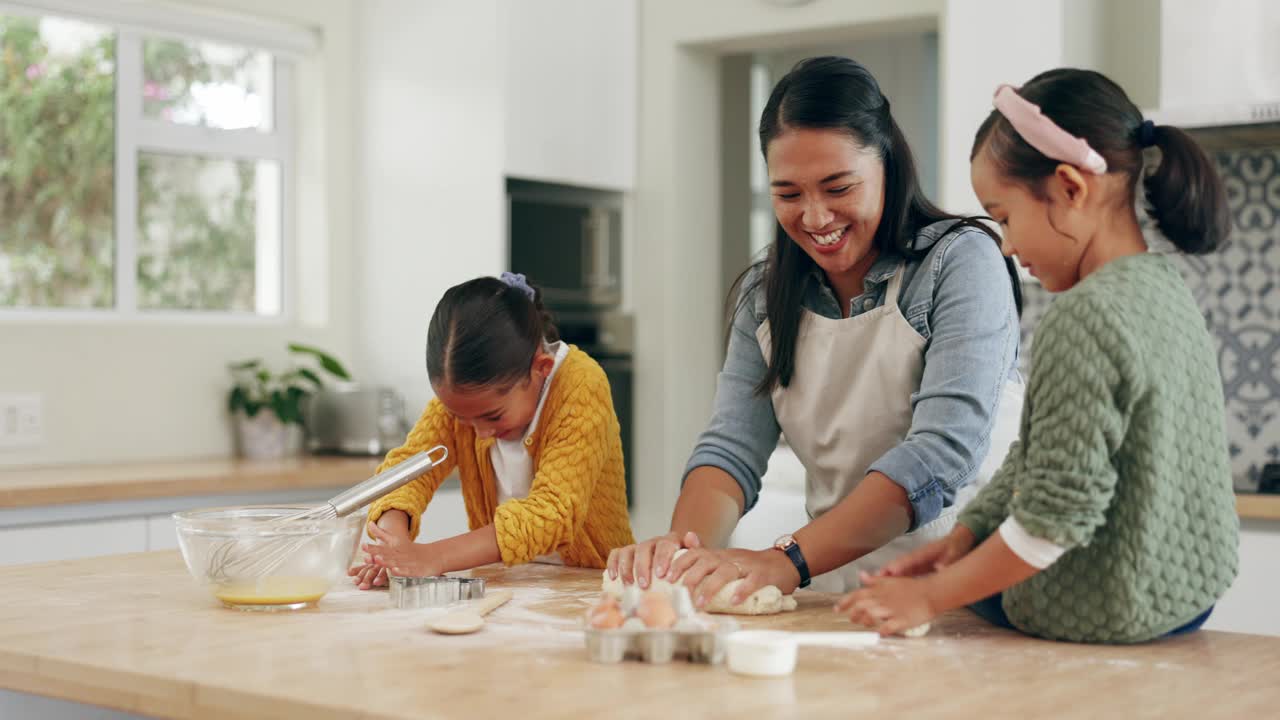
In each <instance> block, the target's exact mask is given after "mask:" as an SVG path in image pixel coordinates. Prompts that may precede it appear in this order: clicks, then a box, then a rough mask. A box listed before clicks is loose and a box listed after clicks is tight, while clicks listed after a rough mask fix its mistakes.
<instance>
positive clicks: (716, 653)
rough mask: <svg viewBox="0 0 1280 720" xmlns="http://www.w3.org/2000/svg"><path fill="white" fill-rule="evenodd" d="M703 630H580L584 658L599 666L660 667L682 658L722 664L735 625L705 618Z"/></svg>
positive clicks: (731, 621) (729, 621)
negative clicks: (636, 663) (640, 664)
mask: <svg viewBox="0 0 1280 720" xmlns="http://www.w3.org/2000/svg"><path fill="white" fill-rule="evenodd" d="M700 624H702V625H703V629H700V630H685V629H676V628H670V629H657V628H643V629H640V628H608V629H601V628H593V627H590V626H587V627H586V628H584V629H583V635H584V636H585V639H586V645H587V656H588V657H589V658H590V659H591V660H592V661H593V662H598V663H618V662H622V661H623V660H639V661H641V662H646V663H650V664H653V665H659V664H662V663H668V662H671V661H672V660H673V659H675V658H683V659H686V660H688V661H689V662H694V663H702V664H706V665H718V664H720V663H722V662H724V658H725V650H726V647H727V645H728V638H729V634H730V633H732V632H735V631H736V630H738V623H736V622H734V621H733V620H730V619H728V618H710V617H707V618H705V619H703V620H701V621H700Z"/></svg>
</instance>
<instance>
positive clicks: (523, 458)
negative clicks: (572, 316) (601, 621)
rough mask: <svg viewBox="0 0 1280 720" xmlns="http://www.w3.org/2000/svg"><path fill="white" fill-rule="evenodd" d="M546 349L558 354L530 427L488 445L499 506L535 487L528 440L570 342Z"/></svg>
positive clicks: (553, 557)
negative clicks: (527, 445) (512, 436)
mask: <svg viewBox="0 0 1280 720" xmlns="http://www.w3.org/2000/svg"><path fill="white" fill-rule="evenodd" d="M547 351H548V352H550V353H553V354H554V355H555V359H556V361H555V365H553V366H552V367H551V374H550V375H547V380H546V382H544V383H543V384H542V395H541V396H540V397H539V398H538V408H537V409H536V410H534V412H533V420H532V421H530V422H529V427H528V428H526V429H525V431H524V435H523V436H521V437H520V439H519V440H502V439H501V438H499V439H498V441H497V442H495V443H494V444H493V447H491V448H489V460H490V461H491V462H492V463H493V474H494V477H495V478H496V479H497V484H498V487H497V490H498V504H499V505H501V504H502V503H504V502H506V501H508V500H512V499H521V498H526V497H529V489H530V488H531V487H532V486H533V458H532V457H530V456H529V450H528V449H527V448H526V447H525V441H527V440H528V439H529V437H530V436H532V435H533V431H534V430H536V429H537V428H538V420H539V419H540V418H541V417H542V406H543V405H544V404H546V402H547V391H548V390H550V389H551V380H552V379H553V378H554V377H555V376H556V371H558V370H559V369H560V366H561V365H562V364H563V363H564V359H565V357H567V356H568V355H569V344H568V343H564V342H557V343H553V344H551V345H549V346H548V347H547ZM534 561H535V562H550V563H555V564H557V565H562V564H564V563H563V561H562V560H561V559H560V553H552V554H550V555H542V556H539V557H537V558H534Z"/></svg>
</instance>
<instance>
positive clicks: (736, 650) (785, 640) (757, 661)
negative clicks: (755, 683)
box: [726, 630, 799, 677]
mask: <svg viewBox="0 0 1280 720" xmlns="http://www.w3.org/2000/svg"><path fill="white" fill-rule="evenodd" d="M727 647H728V654H727V656H726V659H727V662H728V665H729V671H730V672H733V673H737V674H739V675H753V676H756V677H776V676H779V675H790V674H791V673H793V672H795V669H796V650H797V648H798V647H799V644H798V643H797V642H796V640H795V638H794V637H792V635H791V633H787V632H782V631H778V630H745V631H742V632H736V633H733V634H732V635H730V636H729V639H728V642H727Z"/></svg>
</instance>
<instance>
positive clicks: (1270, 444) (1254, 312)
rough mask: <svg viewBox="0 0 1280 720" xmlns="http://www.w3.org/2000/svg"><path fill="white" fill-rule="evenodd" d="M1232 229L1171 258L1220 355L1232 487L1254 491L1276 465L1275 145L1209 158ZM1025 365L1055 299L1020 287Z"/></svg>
mask: <svg viewBox="0 0 1280 720" xmlns="http://www.w3.org/2000/svg"><path fill="white" fill-rule="evenodd" d="M1214 159H1215V160H1216V161H1217V163H1218V168H1219V170H1220V171H1221V172H1222V178H1223V182H1224V183H1225V185H1226V190H1227V202H1228V203H1229V205H1230V206H1231V213H1232V216H1233V217H1234V227H1233V228H1232V233H1231V238H1230V239H1229V240H1228V242H1227V244H1226V246H1225V247H1223V248H1222V249H1220V250H1218V251H1217V252H1215V253H1213V254H1211V255H1201V256H1191V255H1183V254H1180V253H1177V254H1175V255H1174V258H1175V260H1176V261H1177V262H1178V264H1179V266H1180V267H1181V268H1182V274H1183V277H1184V278H1185V279H1186V281H1187V286H1188V287H1189V288H1191V292H1192V294H1193V295H1194V296H1195V298H1196V300H1197V301H1198V302H1199V303H1200V309H1201V311H1202V312H1203V313H1204V316H1205V322H1206V324H1207V326H1208V328H1209V332H1210V333H1211V334H1212V335H1213V339H1214V342H1215V344H1216V345H1217V351H1218V367H1219V369H1220V370H1221V372H1222V385H1223V390H1224V392H1225V397H1226V407H1227V439H1228V441H1229V443H1230V447H1231V463H1232V471H1233V472H1234V474H1235V476H1236V478H1237V483H1238V484H1239V485H1240V486H1243V487H1248V486H1252V485H1255V484H1256V483H1257V480H1258V476H1259V473H1260V472H1261V470H1262V466H1263V465H1264V464H1265V463H1268V462H1280V147H1277V148H1267V149H1250V150H1237V151H1230V152H1220V153H1215V154H1214ZM1023 295H1024V299H1025V304H1024V309H1023V313H1022V343H1023V344H1022V362H1023V371H1024V372H1025V371H1026V369H1027V364H1028V362H1029V358H1030V357H1031V353H1030V350H1031V342H1032V341H1033V339H1032V335H1033V331H1034V328H1035V326H1036V323H1037V322H1039V320H1040V318H1041V317H1043V316H1044V312H1045V310H1046V309H1048V307H1049V302H1050V300H1051V299H1052V295H1051V294H1050V293H1048V292H1046V291H1045V290H1044V289H1043V288H1042V287H1040V285H1039V283H1035V282H1027V283H1024V284H1023Z"/></svg>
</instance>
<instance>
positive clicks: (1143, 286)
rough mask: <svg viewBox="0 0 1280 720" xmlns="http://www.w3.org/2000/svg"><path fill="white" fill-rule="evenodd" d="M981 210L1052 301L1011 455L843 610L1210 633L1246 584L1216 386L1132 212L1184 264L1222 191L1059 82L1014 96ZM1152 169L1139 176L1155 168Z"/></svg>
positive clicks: (1202, 344) (1128, 112)
mask: <svg viewBox="0 0 1280 720" xmlns="http://www.w3.org/2000/svg"><path fill="white" fill-rule="evenodd" d="M993 104H994V105H995V110H994V111H993V112H992V113H991V115H990V116H989V117H988V118H987V119H986V121H985V122H984V123H983V124H982V127H981V128H979V129H978V134H977V137H976V138H975V140H974V146H973V154H972V156H971V158H970V160H971V170H970V173H971V179H972V182H973V188H974V191H975V192H976V193H977V195H978V198H979V199H980V200H981V201H982V205H983V207H984V208H986V210H987V212H988V214H990V216H991V217H992V218H993V219H994V220H995V221H997V222H998V223H999V224H1000V226H1001V227H1002V228H1003V230H1004V252H1005V254H1006V255H1016V256H1017V257H1018V260H1019V262H1020V263H1021V264H1022V265H1023V266H1024V267H1026V268H1027V269H1028V270H1029V271H1030V273H1031V274H1032V275H1034V276H1036V277H1037V278H1039V279H1040V282H1041V283H1042V284H1043V286H1044V287H1045V289H1046V290H1049V291H1051V292H1055V293H1061V294H1060V295H1058V296H1057V298H1056V299H1055V300H1054V302H1053V304H1052V305H1051V306H1050V308H1049V310H1048V312H1047V313H1046V314H1045V316H1044V319H1043V320H1042V321H1041V323H1040V325H1039V327H1038V328H1037V330H1036V337H1035V343H1034V344H1033V347H1032V351H1031V352H1032V357H1031V374H1030V379H1029V382H1028V386H1027V398H1026V404H1025V405H1024V407H1023V411H1022V421H1021V427H1020V432H1019V441H1018V442H1017V443H1015V444H1014V445H1013V447H1012V448H1011V449H1010V450H1009V455H1008V456H1007V458H1006V459H1005V462H1004V464H1003V466H1002V467H1001V469H1000V471H999V472H998V473H997V474H996V475H995V477H994V478H993V479H992V480H991V482H990V483H989V484H988V485H987V486H986V487H985V488H983V490H982V492H981V493H980V494H979V495H978V496H977V497H976V498H975V499H974V500H973V501H972V502H971V503H970V504H969V505H968V506H967V507H966V508H965V510H964V511H963V512H962V513H961V515H960V517H959V520H958V522H957V524H956V527H955V530H954V531H952V532H951V534H950V535H949V536H948V537H946V538H944V539H942V540H939V541H937V542H935V543H933V544H931V545H927V546H925V547H923V548H920V549H919V550H916V551H915V552H912V553H909V554H907V555H904V556H901V557H899V558H898V559H897V560H895V561H893V562H891V563H889V564H888V565H887V566H885V567H883V568H881V569H880V570H879V571H878V572H877V573H875V574H874V575H864V576H863V578H862V581H863V587H862V589H860V590H858V591H855V592H853V593H850V594H849V595H847V596H845V597H844V598H843V599H842V600H841V601H840V603H839V604H838V605H837V610H839V611H841V612H844V613H847V614H849V616H850V618H851V619H852V620H853V621H854V622H857V623H860V624H864V625H868V626H871V627H874V628H876V629H877V630H879V631H880V632H881V633H884V634H892V633H896V632H900V631H902V630H904V629H907V628H912V627H915V626H917V625H920V624H922V623H925V622H927V621H929V620H930V619H932V618H933V617H934V616H936V615H938V614H940V613H942V612H945V611H947V610H950V609H953V608H958V607H961V606H965V605H969V606H971V607H972V608H973V609H974V611H975V612H977V613H978V614H979V615H981V616H983V617H984V618H986V619H988V620H990V621H991V622H993V623H995V624H997V625H1001V626H1004V627H1013V628H1015V629H1017V630H1020V631H1022V632H1025V633H1028V634H1031V635H1037V636H1040V637H1045V638H1051V639H1057V640H1070V641H1077V642H1099V643H1131V642H1142V641H1146V640H1151V639H1153V638H1158V637H1161V636H1165V635H1170V634H1177V633H1181V632H1187V631H1191V630H1194V629H1196V628H1198V627H1200V625H1201V624H1203V623H1204V621H1205V619H1207V618H1208V616H1209V613H1210V611H1211V610H1212V608H1213V605H1214V603H1215V602H1217V600H1218V598H1220V597H1221V596H1222V594H1223V593H1224V592H1225V591H1226V589H1227V588H1228V587H1229V586H1230V585H1231V582H1232V580H1233V579H1234V578H1235V573H1236V560H1237V556H1236V552H1237V542H1238V538H1237V534H1238V520H1237V517H1236V513H1235V502H1234V495H1233V494H1232V484H1231V472H1230V467H1229V464H1228V452H1227V442H1226V437H1225V433H1224V422H1225V421H1224V418H1225V415H1224V410H1223V401H1222V385H1221V379H1220V376H1219V374H1218V367H1217V363H1216V361H1215V353H1214V348H1213V343H1212V342H1211V341H1210V338H1209V334H1208V332H1207V330H1206V328H1205V321H1204V318H1203V317H1202V316H1201V314H1200V312H1199V310H1198V309H1197V307H1196V304H1195V302H1194V300H1193V299H1192V297H1191V293H1190V292H1189V291H1188V289H1187V287H1186V285H1185V284H1184V283H1183V281H1182V278H1181V276H1180V275H1179V274H1178V271H1177V269H1176V268H1175V267H1174V266H1173V264H1172V263H1170V261H1169V260H1168V259H1167V258H1166V257H1164V256H1163V255H1160V254H1155V253H1151V252H1148V250H1147V244H1146V242H1145V241H1144V239H1143V236H1142V232H1141V230H1140V228H1139V224H1138V216H1137V209H1136V208H1135V203H1134V198H1135V195H1136V194H1135V191H1136V189H1137V183H1138V181H1139V180H1140V179H1141V180H1142V184H1143V190H1144V191H1145V195H1146V199H1147V201H1148V203H1149V205H1150V207H1149V209H1148V210H1147V213H1148V215H1149V216H1150V217H1151V219H1152V220H1154V221H1155V224H1156V225H1157V227H1159V229H1160V231H1161V233H1162V234H1163V235H1164V236H1165V237H1166V238H1167V239H1168V240H1169V241H1171V242H1172V243H1173V245H1175V246H1176V247H1177V248H1178V249H1179V250H1181V251H1183V252H1188V253H1205V252H1209V251H1211V250H1214V249H1215V248H1216V247H1218V245H1219V244H1220V243H1221V242H1223V241H1224V240H1225V238H1226V235H1227V231H1228V229H1229V225H1230V219H1229V216H1228V215H1227V207H1226V202H1225V197H1224V194H1223V189H1222V183H1221V181H1220V180H1219V178H1218V176H1217V173H1216V172H1215V171H1214V168H1213V166H1212V164H1210V162H1209V159H1208V158H1207V157H1206V156H1205V154H1204V152H1203V151H1202V150H1201V149H1200V148H1199V147H1198V146H1197V145H1196V144H1195V142H1194V141H1193V140H1192V139H1191V138H1190V137H1189V136H1188V135H1187V134H1186V133H1184V132H1182V131H1181V130H1179V129H1177V128H1174V127H1169V126H1164V125H1153V124H1152V122H1151V121H1150V120H1144V119H1143V118H1142V114H1141V112H1140V111H1139V110H1138V108H1137V107H1135V106H1134V104H1133V103H1132V102H1131V101H1130V100H1129V98H1128V97H1127V96H1126V95H1125V93H1124V91H1123V90H1121V89H1120V87H1119V86H1118V85H1116V84H1115V83H1114V82H1112V81H1110V80H1108V79H1107V78H1106V77H1104V76H1102V75H1099V74H1098V73H1095V72H1089V71H1084V70H1052V71H1049V72H1046V73H1043V74H1041V75H1039V76H1037V77H1035V78H1034V79H1032V80H1031V81H1030V82H1028V83H1027V84H1026V85H1024V86H1023V87H1022V88H1020V89H1015V88H1012V87H1009V86H1007V85H1003V86H1001V87H1000V88H999V89H998V90H997V91H996V94H995V100H994V103H993ZM1149 147H1155V148H1158V149H1159V151H1160V152H1159V156H1160V158H1159V160H1158V162H1159V164H1158V166H1157V167H1156V168H1155V169H1154V172H1149V173H1148V174H1147V176H1146V177H1145V178H1143V175H1144V172H1143V170H1144V167H1143V151H1144V149H1146V148H1149Z"/></svg>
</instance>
